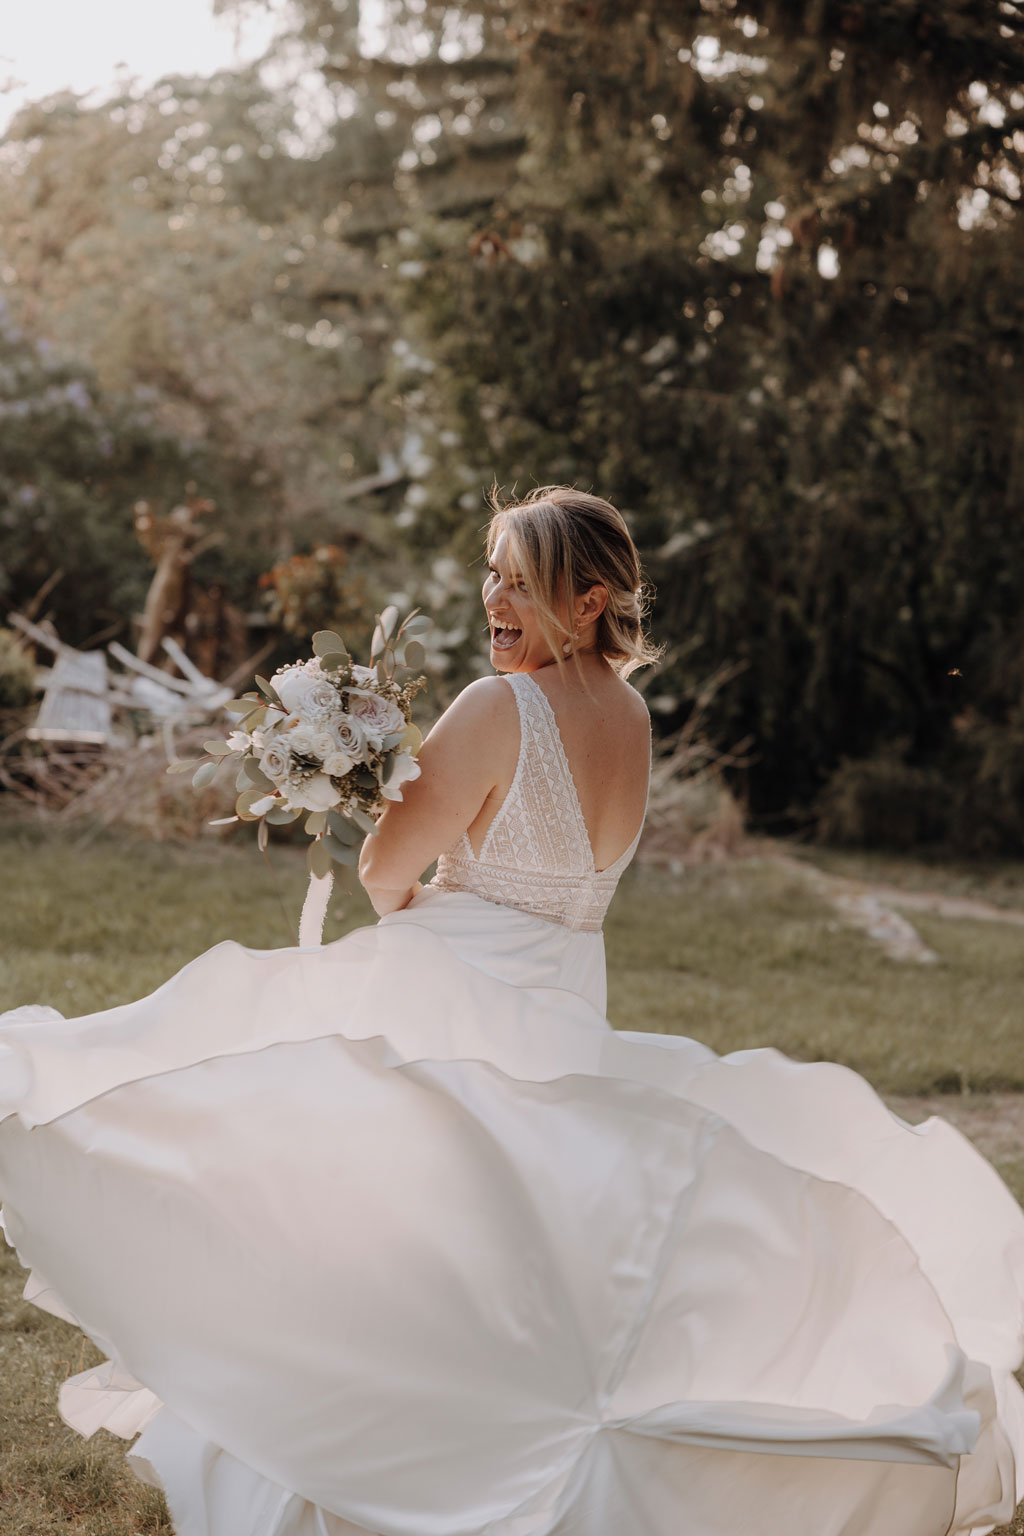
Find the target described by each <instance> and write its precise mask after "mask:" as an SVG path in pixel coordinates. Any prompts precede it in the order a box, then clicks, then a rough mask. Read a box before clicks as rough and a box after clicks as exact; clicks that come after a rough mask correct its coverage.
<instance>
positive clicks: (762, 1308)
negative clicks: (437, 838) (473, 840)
mask: <svg viewBox="0 0 1024 1536" xmlns="http://www.w3.org/2000/svg"><path fill="white" fill-rule="evenodd" d="M603 986H604V979H603V950H602V946H601V939H600V937H599V936H597V935H574V934H571V933H569V932H567V931H566V930H564V929H561V928H558V927H557V926H555V925H553V924H549V923H545V922H543V921H541V920H539V919H534V918H531V917H527V916H524V915H523V914H520V913H517V912H513V911H510V910H508V909H504V908H500V907H497V906H493V905H491V904H489V903H486V902H483V901H480V900H479V899H478V898H476V897H473V896H468V895H461V894H456V893H446V892H438V891H433V890H430V891H428V892H426V893H425V894H424V895H423V896H421V897H420V898H418V900H417V901H416V903H415V904H414V906H413V907H412V908H410V909H409V910H408V911H406V912H403V913H399V914H396V915H395V916H394V917H392V918H388V919H385V920H384V921H383V922H381V923H380V924H379V925H378V926H377V927H375V928H369V929H363V930H361V931H359V932H358V933H355V934H352V935H350V936H349V937H348V938H345V939H342V940H339V941H338V942H337V943H335V944H332V945H329V946H327V947H326V948H324V949H321V950H299V949H286V950H271V951H253V950H246V949H243V948H241V947H239V946H238V945H235V944H220V945H218V946H217V947H216V948H215V949H212V950H210V951H209V952H208V953H207V954H205V955H202V956H201V957H200V958H199V959H197V960H195V961H194V962H193V963H192V964H191V965H188V966H186V967H185V969H184V970H183V971H181V972H180V973H179V974H178V975H177V976H175V977H173V978H172V980H170V981H169V982H167V983H166V985H165V986H163V987H161V988H160V989H159V990H158V991H157V992H155V993H154V994H153V995H152V996H150V997H147V998H143V999H142V1000H140V1001H139V1002H136V1003H131V1004H128V1005H126V1006H125V1007H121V1008H115V1009H111V1010H110V1011H108V1012H106V1013H102V1014H97V1015H93V1016H91V1017H87V1018H82V1019H75V1020H67V1021H65V1020H63V1019H61V1018H60V1017H59V1015H55V1014H53V1013H52V1012H50V1011H49V1010H33V1009H22V1010H17V1011H16V1012H15V1013H14V1014H8V1015H5V1016H3V1018H2V1019H0V1122H2V1123H0V1197H2V1199H3V1210H4V1218H5V1222H6V1230H7V1234H8V1237H9V1239H10V1241H11V1242H13V1243H14V1244H15V1245H16V1247H17V1249H18V1251H19V1253H20V1255H21V1256H22V1259H23V1262H24V1263H25V1264H27V1265H29V1266H31V1268H32V1270H33V1276H32V1279H31V1281H30V1283H29V1291H28V1294H29V1295H30V1296H31V1297H32V1298H33V1299H34V1300H35V1301H37V1302H38V1304H40V1305H41V1306H44V1307H47V1308H49V1309H50V1310H52V1311H55V1312H58V1313H59V1314H60V1315H63V1316H67V1317H70V1318H71V1319H73V1320H74V1321H75V1322H77V1323H79V1324H80V1326H81V1327H82V1328H84V1330H85V1331H86V1333H88V1334H89V1335H90V1336H91V1337H92V1338H93V1339H94V1340H95V1341H96V1342H97V1343H98V1344H99V1345H100V1347H101V1348H102V1349H103V1350H104V1352H105V1353H106V1354H107V1355H108V1356H109V1363H108V1364H106V1365H104V1366H103V1367H101V1368H99V1369H98V1370H94V1371H88V1372H85V1373H83V1374H82V1375H80V1376H78V1377H75V1378H73V1379H72V1380H71V1381H70V1382H68V1383H67V1384H66V1386H65V1387H64V1389H63V1392H62V1395H61V1411H62V1413H63V1414H64V1416H65V1418H66V1419H67V1420H68V1422H69V1423H71V1424H72V1425H73V1426H74V1427H75V1428H77V1429H79V1430H81V1431H82V1432H83V1433H85V1434H89V1433H91V1432H92V1431H94V1430H95V1429H96V1428H98V1427H100V1426H101V1425H102V1426H106V1427H107V1428H108V1429H111V1430H113V1431H114V1432H115V1433H118V1434H121V1435H124V1436H126V1437H130V1436H132V1435H134V1434H136V1433H137V1432H138V1431H140V1430H141V1431H142V1434H141V1437H140V1439H139V1440H138V1442H137V1443H136V1445H135V1447H134V1449H133V1451H132V1453H131V1454H132V1456H133V1458H134V1463H135V1465H136V1468H137V1470H139V1472H140V1474H141V1475H142V1476H144V1477H146V1478H147V1479H149V1480H151V1481H153V1482H155V1483H158V1484H159V1485H160V1486H162V1487H163V1488H164V1489H165V1491H166V1493H167V1497H168V1501H169V1504H170V1508H171V1512H172V1517H173V1520H174V1523H175V1528H176V1530H177V1531H178V1532H179V1533H180V1536H363V1533H365V1532H372V1533H375V1536H680V1533H685V1536H744V1533H747V1532H751V1533H754V1532H756V1533H757V1536H840V1533H841V1536H947V1533H958V1536H959V1533H966V1532H969V1531H974V1532H976V1531H983V1530H987V1529H989V1528H991V1526H992V1525H994V1524H997V1523H999V1522H1001V1521H1004V1520H1006V1519H1008V1518H1009V1517H1010V1515H1011V1513H1012V1510H1013V1507H1014V1504H1015V1502H1016V1500H1017V1499H1018V1498H1020V1497H1021V1496H1022V1495H1024V1411H1022V1406H1024V1396H1022V1394H1021V1392H1020V1389H1019V1388H1018V1387H1017V1385H1016V1383H1015V1382H1014V1380H1013V1378H1012V1372H1013V1371H1014V1369H1015V1368H1016V1367H1017V1366H1018V1365H1019V1364H1020V1361H1021V1355H1022V1338H1024V1216H1022V1214H1021V1211H1020V1210H1019V1208H1018V1207H1017V1205H1016V1203H1015V1202H1014V1201H1013V1199H1012V1198H1011V1196H1010V1195H1009V1193H1008V1192H1007V1190H1006V1189H1005V1187H1004V1186H1003V1185H1002V1183H1001V1182H1000V1180H999V1179H998V1178H997V1176H996V1175H995V1173H994V1172H993V1171H992V1170H991V1168H990V1167H989V1166H988V1164H987V1163H985V1162H984V1160H983V1159H982V1158H980V1157H979V1156H978V1154H977V1153H976V1152H974V1150H973V1149H972V1148H971V1147H970V1145H969V1144H968V1143H967V1142H966V1141H964V1140H963V1138H961V1137H960V1136H959V1135H958V1134H957V1132H955V1131H954V1130H953V1129H952V1128H951V1127H950V1126H949V1125H947V1124H945V1123H944V1122H943V1121H940V1120H932V1121H929V1122H928V1124H927V1125H925V1126H923V1127H919V1128H917V1129H911V1128H910V1127H908V1126H906V1125H904V1124H903V1123H902V1122H901V1121H899V1120H897V1119H895V1118H894V1117H893V1116H892V1115H891V1114H890V1113H889V1112H888V1111H887V1110H886V1109H885V1108H884V1106H883V1105H882V1104H881V1103H880V1102H879V1100H878V1099H877V1098H876V1097H875V1095H874V1094H873V1093H872V1091H871V1090H870V1089H869V1088H868V1087H867V1085H866V1084H865V1083H864V1082H863V1081H862V1080H861V1079H860V1078H858V1077H856V1076H855V1075H854V1074H852V1073H850V1072H848V1071H846V1070H845V1069H843V1068H840V1067H833V1066H826V1065H813V1066H801V1065H797V1064H794V1063H792V1062H789V1061H787V1060H786V1059H785V1058H783V1057H781V1056H779V1055H778V1054H777V1053H775V1052H773V1051H745V1052H740V1053H737V1054H736V1055H733V1056H727V1057H723V1058H717V1057H715V1056H714V1055H713V1054H712V1053H711V1052H710V1051H708V1050H706V1049H705V1048H704V1047H703V1046H701V1045H699V1044H697V1043H696V1042H694V1041H691V1040H685V1039H680V1038H674V1037H665V1036H658V1035H638V1034H616V1033H615V1032H613V1031H612V1030H611V1029H609V1027H608V1025H607V1022H606V1021H605V1019H604V1018H603V1016H602V1013H601V1012H600V1005H601V1004H602V1003H603Z"/></svg>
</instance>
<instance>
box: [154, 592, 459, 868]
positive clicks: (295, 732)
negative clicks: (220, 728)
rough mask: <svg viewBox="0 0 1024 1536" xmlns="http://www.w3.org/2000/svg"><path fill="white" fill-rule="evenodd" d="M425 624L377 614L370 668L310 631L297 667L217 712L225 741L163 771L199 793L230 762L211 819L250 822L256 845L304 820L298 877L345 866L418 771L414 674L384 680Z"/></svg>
mask: <svg viewBox="0 0 1024 1536" xmlns="http://www.w3.org/2000/svg"><path fill="white" fill-rule="evenodd" d="M430 623H431V621H430V620H429V619H428V618H426V617H425V616H423V615H421V614H419V613H413V614H410V616H409V617H408V618H407V619H406V620H405V621H404V622H403V623H402V624H399V623H398V610H397V609H396V608H394V607H388V608H385V610H384V612H383V613H382V614H381V615H380V616H379V618H378V619H377V624H376V628H375V630H374V635H373V642H372V645H371V648H370V661H371V665H370V666H368V667H363V666H359V665H358V663H356V662H353V660H352V658H351V657H350V656H349V654H348V652H347V651H346V649H345V642H344V641H343V640H342V638H341V636H340V635H337V634H335V633H334V631H333V630H323V629H322V630H319V631H318V632H317V633H316V634H315V635H314V636H313V653H314V654H313V655H312V656H311V657H310V659H309V660H308V661H302V662H296V663H295V664H294V665H293V666H288V667H282V668H281V669H280V670H279V671H277V672H275V673H274V675H273V677H271V678H263V677H257V679H256V684H257V688H258V692H257V691H254V692H251V693H245V694H243V695H242V697H241V698H239V699H233V700H232V701H231V702H230V703H229V704H227V705H226V706H225V707H226V709H227V710H228V711H229V713H231V714H233V715H237V716H238V717H239V720H238V724H237V725H236V727H235V729H234V730H233V731H232V732H231V733H230V735H229V736H228V737H227V740H214V741H207V742H205V743H204V746H205V749H206V755H205V756H204V757H202V758H199V759H197V760H195V761H192V762H187V763H173V764H172V765H171V767H170V768H169V769H168V772H169V773H177V772H184V771H185V770H186V769H192V770H193V773H192V783H193V784H194V785H195V787H196V788H197V789H202V788H204V787H205V786H206V785H207V784H209V783H210V781H211V780H212V779H213V777H214V775H215V774H216V773H217V772H218V771H219V769H220V767H221V765H222V764H223V763H224V762H226V761H227V760H228V759H229V758H231V759H234V761H235V762H236V764H237V778H236V786H237V789H238V791H239V794H238V799H237V801H236V803H235V815H234V816H227V817H224V818H223V819H221V820H220V821H217V822H214V823H211V825H214V826H225V825H227V824H228V823H230V822H233V821H253V822H257V823H258V824H259V825H258V831H257V842H258V845H259V847H260V850H261V851H262V850H264V849H265V848H266V846H267V841H268V837H269V831H268V829H269V827H270V826H278V825H281V824H283V823H285V822H290V821H294V820H296V818H297V817H299V816H301V815H302V814H303V813H304V812H305V813H306V821H305V830H306V831H307V832H308V833H309V834H310V836H311V838H312V839H313V841H312V842H311V843H310V845H309V853H308V862H309V869H310V874H311V875H313V876H317V877H320V878H323V877H325V876H327V875H329V874H330V872H331V869H332V867H333V864H334V863H338V864H349V865H354V864H356V863H357V862H358V859H359V848H360V845H361V843H362V841H363V838H364V837H365V836H366V834H367V833H368V832H375V831H376V822H375V819H374V818H375V817H376V816H378V815H379V814H380V812H381V811H383V809H384V807H385V805H386V803H387V802H388V801H389V800H401V798H402V785H403V784H406V783H408V782H409V781H410V780H411V779H415V778H417V777H418V776H419V771H420V770H419V764H418V763H417V761H416V753H417V752H418V751H419V747H420V743H421V740H422V738H421V736H420V733H419V731H418V730H417V728H416V726H415V725H413V723H412V718H411V716H412V699H413V698H414V696H415V695H416V694H417V693H418V692H419V690H420V689H421V688H422V687H424V686H425V683H426V679H425V678H423V677H414V678H410V679H408V680H407V681H406V682H404V683H399V682H397V681H396V680H395V670H396V668H397V667H398V666H403V667H406V668H415V667H419V666H421V665H422V663H423V660H424V652H423V647H422V645H421V644H420V642H419V640H418V639H417V638H416V636H418V635H420V634H422V633H423V632H424V631H425V630H427V629H429V628H430Z"/></svg>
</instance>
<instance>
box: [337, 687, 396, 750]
mask: <svg viewBox="0 0 1024 1536" xmlns="http://www.w3.org/2000/svg"><path fill="white" fill-rule="evenodd" d="M348 708H349V713H350V714H351V715H353V716H354V717H355V718H356V719H357V720H358V721H359V724H360V725H361V726H362V728H363V730H364V731H365V732H366V736H367V739H368V740H369V741H370V742H371V743H372V745H373V746H375V747H379V746H380V744H381V742H382V741H383V740H384V737H385V736H390V735H392V734H393V732H395V731H401V730H403V729H404V728H405V716H404V715H403V714H402V711H401V710H400V709H399V707H398V705H397V704H394V703H392V701H391V700H390V699H383V698H381V696H380V694H379V693H364V692H363V691H362V690H361V689H356V688H351V689H350V690H349V695H348Z"/></svg>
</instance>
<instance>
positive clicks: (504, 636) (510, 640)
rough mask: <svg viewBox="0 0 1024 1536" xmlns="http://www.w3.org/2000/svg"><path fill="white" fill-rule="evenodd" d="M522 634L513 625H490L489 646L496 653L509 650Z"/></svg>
mask: <svg viewBox="0 0 1024 1536" xmlns="http://www.w3.org/2000/svg"><path fill="white" fill-rule="evenodd" d="M522 633H523V632H522V630H521V629H517V628H516V626H515V625H514V624H492V625H491V645H492V647H493V648H494V650H496V651H507V650H510V649H511V648H512V646H513V645H515V644H516V642H517V641H518V640H519V637H520V636H521V635H522Z"/></svg>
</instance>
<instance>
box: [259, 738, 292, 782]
mask: <svg viewBox="0 0 1024 1536" xmlns="http://www.w3.org/2000/svg"><path fill="white" fill-rule="evenodd" d="M291 766H292V755H291V752H290V751H289V750H288V743H287V740H282V739H281V738H280V737H277V738H275V740H274V741H272V742H271V743H270V745H269V747H268V748H267V750H266V751H265V752H264V753H263V755H262V756H261V758H260V768H261V769H262V771H263V772H264V773H265V774H266V776H267V778H268V779H270V780H272V782H273V783H275V784H282V783H283V782H284V781H285V779H287V777H288V772H289V769H290V768H291Z"/></svg>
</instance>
